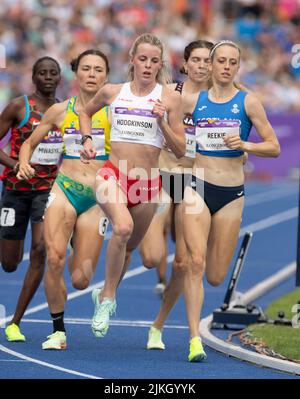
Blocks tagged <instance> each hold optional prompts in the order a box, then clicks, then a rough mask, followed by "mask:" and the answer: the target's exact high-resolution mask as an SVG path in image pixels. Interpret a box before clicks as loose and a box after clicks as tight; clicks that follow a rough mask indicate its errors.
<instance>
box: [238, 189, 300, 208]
mask: <svg viewBox="0 0 300 399" xmlns="http://www.w3.org/2000/svg"><path fill="white" fill-rule="evenodd" d="M294 194H298V187H289V188H287V189H282V188H276V189H274V190H270V191H266V192H263V193H259V194H253V195H249V196H247V195H246V197H245V206H253V205H258V204H263V203H264V202H269V201H277V200H279V199H282V198H285V197H290V196H291V195H294Z"/></svg>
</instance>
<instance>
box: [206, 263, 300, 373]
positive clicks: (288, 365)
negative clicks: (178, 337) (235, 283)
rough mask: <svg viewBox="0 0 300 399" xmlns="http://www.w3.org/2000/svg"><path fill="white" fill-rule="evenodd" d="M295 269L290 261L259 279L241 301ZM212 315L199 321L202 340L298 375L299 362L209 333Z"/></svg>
mask: <svg viewBox="0 0 300 399" xmlns="http://www.w3.org/2000/svg"><path fill="white" fill-rule="evenodd" d="M295 270H296V262H292V263H290V264H288V265H286V266H285V267H284V268H283V269H281V270H280V271H279V272H277V273H276V274H274V275H273V276H271V277H268V278H267V279H265V280H263V281H261V282H260V283H258V284H256V285H255V286H253V287H252V288H251V289H249V290H248V291H246V292H245V293H244V294H243V295H242V298H241V300H242V303H244V304H248V303H250V302H252V301H253V300H255V299H257V298H259V297H261V296H262V295H264V294H266V293H267V292H268V291H269V290H271V289H272V288H274V287H275V286H277V285H279V284H280V283H281V282H282V281H284V280H286V279H288V278H289V277H291V276H292V275H293V274H294V273H295ZM212 320H213V316H212V315H210V316H208V317H206V318H205V319H203V320H202V321H201V322H200V331H201V337H202V339H203V342H204V343H205V344H206V345H207V346H209V347H210V348H213V349H215V350H217V351H219V352H222V353H225V354H226V355H229V356H233V357H235V358H237V359H239V360H245V361H247V362H250V363H254V364H256V365H258V366H264V367H268V368H272V369H274V370H280V371H284V372H288V373H293V374H297V375H300V364H297V363H293V362H289V361H287V360H281V359H276V358H272V357H270V356H266V355H261V354H259V353H256V352H254V351H251V350H247V349H244V348H242V347H240V346H238V345H234V344H232V343H229V342H225V341H223V340H222V339H220V338H218V337H216V336H215V335H213V334H212V333H211V331H210V330H211V324H212Z"/></svg>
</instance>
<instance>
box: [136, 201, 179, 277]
mask: <svg viewBox="0 0 300 399" xmlns="http://www.w3.org/2000/svg"><path fill="white" fill-rule="evenodd" d="M170 207H171V204H168V203H162V204H160V205H159V206H158V209H157V211H156V214H155V215H154V217H153V219H152V222H151V224H150V226H149V228H148V230H147V232H146V234H145V236H144V238H143V240H142V242H141V244H140V247H139V248H140V254H141V257H142V260H143V265H144V266H145V267H147V268H149V269H150V268H153V267H155V268H158V267H159V266H160V264H161V262H162V261H164V260H165V258H166V252H167V250H166V247H165V225H166V222H167V218H168V215H169V212H170Z"/></svg>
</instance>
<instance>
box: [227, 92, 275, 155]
mask: <svg viewBox="0 0 300 399" xmlns="http://www.w3.org/2000/svg"><path fill="white" fill-rule="evenodd" d="M245 110H246V113H247V115H248V117H249V118H250V120H251V122H252V123H253V126H254V127H255V128H256V130H257V133H258V134H259V135H260V137H261V138H262V140H263V141H262V142H260V143H252V142H249V141H248V142H247V141H242V140H241V138H240V136H231V137H230V136H229V137H225V138H224V142H225V144H226V145H227V147H229V148H230V149H233V150H242V151H247V152H248V153H249V154H254V155H257V156H259V157H278V155H279V154H280V145H279V142H278V140H277V137H276V134H275V132H274V129H273V128H272V126H271V124H270V122H269V121H268V118H267V115H266V112H265V110H264V108H263V106H262V104H261V102H260V101H259V99H258V98H257V97H256V96H254V95H252V94H248V95H247V96H246V98H245Z"/></svg>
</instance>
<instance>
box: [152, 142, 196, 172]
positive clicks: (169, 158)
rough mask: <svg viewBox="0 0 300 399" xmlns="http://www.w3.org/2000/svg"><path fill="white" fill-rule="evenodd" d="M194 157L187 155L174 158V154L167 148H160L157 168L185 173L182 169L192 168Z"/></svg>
mask: <svg viewBox="0 0 300 399" xmlns="http://www.w3.org/2000/svg"><path fill="white" fill-rule="evenodd" d="M194 161H195V159H194V158H189V157H181V158H176V155H175V154H173V153H172V152H170V151H168V150H167V149H164V148H163V149H162V150H161V153H160V156H159V168H160V170H164V171H166V172H174V173H184V172H185V173H187V171H185V170H184V169H190V170H192V168H193V164H194Z"/></svg>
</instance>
